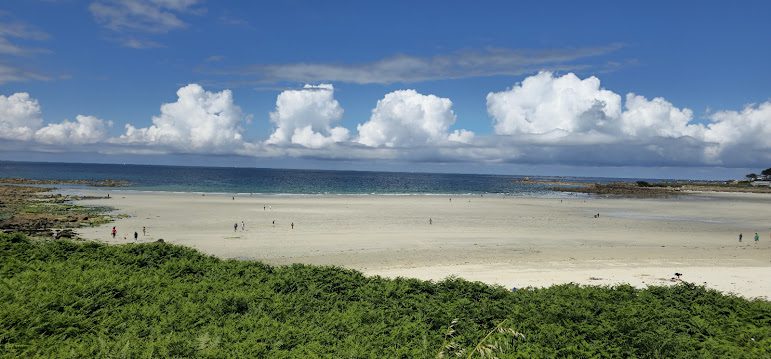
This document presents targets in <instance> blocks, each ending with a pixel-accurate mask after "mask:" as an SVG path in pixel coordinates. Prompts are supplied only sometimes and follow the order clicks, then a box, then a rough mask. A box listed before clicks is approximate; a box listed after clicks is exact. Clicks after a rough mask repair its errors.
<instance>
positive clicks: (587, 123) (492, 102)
mask: <svg viewBox="0 0 771 359" xmlns="http://www.w3.org/2000/svg"><path fill="white" fill-rule="evenodd" d="M487 111H488V113H489V114H490V116H491V117H492V118H493V121H494V127H495V133H497V134H500V135H514V134H546V133H549V132H552V131H567V132H587V131H589V130H592V129H602V128H604V127H608V126H610V125H611V124H610V123H609V122H610V121H612V120H613V119H615V118H618V116H619V115H620V114H621V97H620V96H619V95H618V94H616V93H614V92H612V91H608V90H605V89H602V88H601V87H600V80H599V79H598V78H596V77H593V76H592V77H589V78H586V79H583V80H582V79H580V78H578V76H576V75H574V74H572V73H570V74H567V75H564V76H562V77H556V78H555V77H554V76H553V75H552V73H551V72H540V73H538V74H537V75H534V76H530V77H528V78H526V79H525V80H524V81H522V83H521V84H519V85H517V86H514V87H512V88H511V89H509V90H506V91H502V92H491V93H489V94H488V95H487Z"/></svg>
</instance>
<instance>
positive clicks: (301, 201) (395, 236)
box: [81, 191, 771, 298]
mask: <svg viewBox="0 0 771 359" xmlns="http://www.w3.org/2000/svg"><path fill="white" fill-rule="evenodd" d="M89 193H90V194H97V193H96V192H89ZM100 193H101V192H100ZM84 202H85V203H86V204H94V205H109V206H113V207H115V208H117V209H118V213H124V214H128V215H129V216H130V217H128V218H125V219H119V220H118V221H117V222H115V223H114V224H111V225H108V226H104V227H100V228H89V229H83V230H81V234H82V235H83V236H84V237H86V238H90V239H95V240H100V241H105V242H111V243H112V242H125V240H124V239H123V237H124V235H125V236H126V238H127V239H128V240H129V241H130V240H131V239H132V238H133V232H134V231H137V232H138V233H139V235H140V236H139V240H140V241H154V240H156V239H159V238H163V239H164V240H165V241H167V242H171V243H178V244H183V245H186V246H190V247H194V248H198V249H200V250H202V251H203V252H206V253H209V254H213V255H216V256H220V257H223V258H242V259H247V258H248V259H257V260H261V261H264V262H267V263H271V264H288V263H295V262H301V263H310V264H324V265H340V266H344V267H348V268H354V269H358V270H361V271H363V272H365V273H367V274H376V275H384V276H410V277H417V278H424V279H434V280H440V279H442V278H444V277H446V276H449V275H455V276H459V277H463V278H467V279H470V280H480V281H484V282H487V283H495V284H500V285H504V286H506V287H525V286H545V285H551V284H555V283H567V282H576V283H583V284H614V283H621V282H623V283H630V284H632V285H636V286H644V285H648V284H666V283H672V282H670V281H669V279H670V278H671V277H672V276H673V273H675V272H680V273H683V274H684V275H683V279H684V280H687V281H691V282H695V283H698V284H702V283H705V282H706V285H707V286H708V287H711V288H716V289H719V290H722V291H726V292H733V293H738V294H741V295H744V296H747V297H758V296H760V297H767V298H771V282H769V281H768V278H770V277H771V238H769V233H771V222H770V221H769V213H771V195H765V194H720V193H710V194H693V195H690V196H687V197H682V198H679V199H597V198H588V197H585V196H567V197H565V198H562V199H560V198H527V197H502V196H485V197H478V196H460V197H452V201H450V200H449V197H446V196H420V195H417V196H342V195H341V196H313V195H305V196H300V195H298V196H294V195H287V196H282V195H270V196H249V195H239V196H236V197H235V200H233V199H232V198H231V196H230V195H212V194H207V195H205V196H203V195H201V194H193V193H142V192H132V191H114V192H112V198H111V199H103V200H89V201H84ZM597 213H599V214H600V217H599V218H594V215H595V214H597ZM429 218H430V219H431V222H432V224H429ZM242 221H243V222H244V223H245V225H246V226H245V230H242V229H241V228H240V226H241V222H242ZM273 221H275V225H273V224H272V223H273ZM236 222H237V223H238V224H239V229H238V231H233V224H234V223H236ZM290 223H294V224H295V227H294V229H292V228H291V227H290ZM112 225H115V226H117V228H118V232H119V235H118V237H117V239H116V240H113V239H112V238H111V237H110V235H109V232H110V231H109V229H110V228H111V226H112ZM142 226H145V227H147V235H144V236H143V235H142V231H141V229H142ZM756 231H757V232H759V234H760V235H761V240H760V242H759V243H754V241H753V239H752V237H753V236H754V233H755V232H756ZM740 232H741V233H743V234H744V241H743V242H742V243H739V242H738V240H737V236H738V234H739V233H740Z"/></svg>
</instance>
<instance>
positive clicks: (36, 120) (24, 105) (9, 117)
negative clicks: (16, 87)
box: [0, 92, 43, 141]
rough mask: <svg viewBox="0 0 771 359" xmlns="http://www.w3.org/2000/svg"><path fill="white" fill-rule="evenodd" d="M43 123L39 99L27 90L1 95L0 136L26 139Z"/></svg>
mask: <svg viewBox="0 0 771 359" xmlns="http://www.w3.org/2000/svg"><path fill="white" fill-rule="evenodd" d="M42 125H43V113H42V111H41V110H40V104H38V102H37V100H36V99H34V98H32V97H30V95H29V94H28V93H26V92H19V93H15V94H13V95H10V96H7V97H6V96H4V95H0V138H2V139H8V140H21V141H26V140H30V139H32V137H33V136H34V135H35V131H36V130H37V129H38V128H40V126H42Z"/></svg>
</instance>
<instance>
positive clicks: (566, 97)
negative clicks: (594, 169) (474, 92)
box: [487, 72, 771, 165]
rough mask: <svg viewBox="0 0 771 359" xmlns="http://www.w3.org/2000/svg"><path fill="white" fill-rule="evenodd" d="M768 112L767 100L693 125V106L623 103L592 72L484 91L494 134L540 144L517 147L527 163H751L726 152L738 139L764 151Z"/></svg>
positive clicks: (770, 129)
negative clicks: (534, 160)
mask: <svg viewBox="0 0 771 359" xmlns="http://www.w3.org/2000/svg"><path fill="white" fill-rule="evenodd" d="M769 109H771V104H769V103H768V102H766V103H763V104H761V105H759V106H748V107H747V108H746V109H744V110H743V111H741V112H736V111H722V112H717V113H714V114H712V115H711V116H709V118H707V119H706V120H707V122H706V123H698V122H696V121H694V115H693V111H691V110H690V109H687V108H678V107H676V106H674V105H673V104H672V103H670V102H669V101H667V100H665V99H663V98H660V97H657V98H653V99H648V98H645V97H643V96H640V95H636V94H634V93H629V94H627V95H626V96H624V97H623V100H622V96H621V95H619V94H616V93H614V92H612V91H609V90H606V89H604V88H602V87H601V85H600V80H599V79H598V78H596V77H589V78H586V79H580V78H578V77H577V76H576V75H574V74H566V75H564V76H561V77H555V76H554V75H553V74H552V73H550V72H541V73H539V74H537V75H534V76H530V77H528V78H526V79H525V80H524V81H522V83H520V84H517V85H515V86H513V87H512V88H510V89H507V90H505V91H501V92H491V93H490V94H488V95H487V110H488V113H489V114H490V116H491V117H492V119H493V127H494V131H495V133H496V134H498V135H502V136H506V137H509V138H510V139H513V142H516V143H517V144H518V145H519V146H520V147H523V146H524V145H526V144H528V143H529V144H537V145H538V146H532V147H529V148H523V149H522V150H523V151H525V152H527V153H528V156H527V157H530V159H527V158H523V159H524V160H532V159H541V160H548V161H552V162H568V163H570V162H575V161H578V160H583V161H587V162H591V161H594V162H595V163H596V164H616V165H618V164H624V162H632V163H629V164H644V165H654V164H664V165H667V164H669V165H678V164H679V165H686V164H692V165H699V164H700V165H704V164H711V165H752V164H753V162H754V159H753V158H752V157H751V156H750V155H749V153H745V155H744V156H736V155H730V156H727V155H728V154H730V153H731V152H732V150H733V149H735V147H736V146H737V145H739V144H742V145H743V146H744V149H745V150H752V151H757V152H755V153H753V155H755V156H756V158H757V157H767V156H768V155H767V152H768V150H769V148H770V147H771V146H769V139H768V138H769V135H771V125H769V122H771V110H769ZM592 146H593V147H592ZM592 149H595V150H594V151H593V150H592ZM522 157H524V156H519V155H514V156H513V159H515V160H516V159H517V158H522ZM579 157H580V158H579Z"/></svg>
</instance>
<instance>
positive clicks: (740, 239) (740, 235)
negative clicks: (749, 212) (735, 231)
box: [739, 233, 742, 243]
mask: <svg viewBox="0 0 771 359" xmlns="http://www.w3.org/2000/svg"><path fill="white" fill-rule="evenodd" d="M741 242H742V234H741V233H739V243H741Z"/></svg>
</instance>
